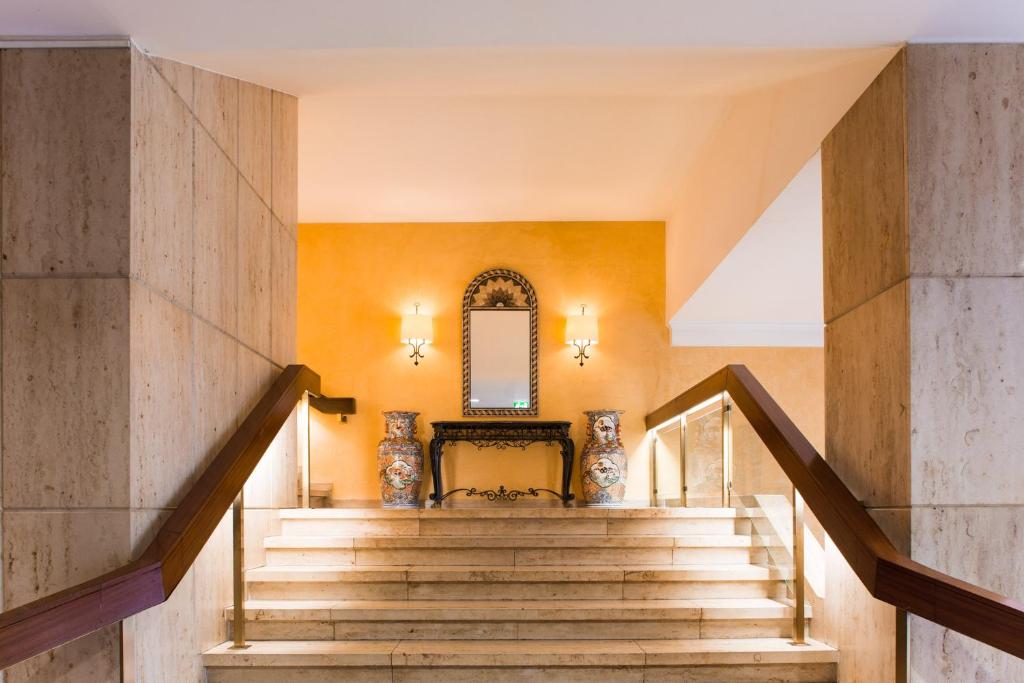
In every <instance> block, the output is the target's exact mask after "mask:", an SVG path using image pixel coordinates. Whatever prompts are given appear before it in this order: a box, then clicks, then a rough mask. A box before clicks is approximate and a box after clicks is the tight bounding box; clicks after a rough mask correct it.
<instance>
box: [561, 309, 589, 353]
mask: <svg viewBox="0 0 1024 683" xmlns="http://www.w3.org/2000/svg"><path fill="white" fill-rule="evenodd" d="M580 342H583V343H584V344H586V343H589V344H590V345H591V346H593V345H594V344H596V343H597V316H595V315H584V314H582V313H580V314H578V315H570V316H569V318H568V319H567V320H566V322H565V343H566V344H580Z"/></svg>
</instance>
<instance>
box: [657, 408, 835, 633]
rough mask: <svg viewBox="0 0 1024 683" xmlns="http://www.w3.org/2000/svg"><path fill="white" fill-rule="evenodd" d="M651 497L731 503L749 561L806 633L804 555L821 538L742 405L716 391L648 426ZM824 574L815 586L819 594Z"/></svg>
mask: <svg viewBox="0 0 1024 683" xmlns="http://www.w3.org/2000/svg"><path fill="white" fill-rule="evenodd" d="M649 438H650V445H651V482H652V486H651V505H653V506H657V507H729V508H735V509H736V510H737V514H738V522H737V524H738V531H739V532H740V533H743V534H744V535H747V534H749V537H750V544H751V548H750V561H751V562H752V563H753V564H755V565H757V566H760V567H762V568H764V569H765V570H766V572H767V573H768V575H769V576H770V577H771V578H776V579H778V582H777V583H776V584H774V585H776V586H777V592H776V593H775V594H774V595H770V596H769V597H772V598H774V599H776V600H778V601H779V602H782V603H783V604H786V605H788V606H789V607H790V608H791V610H792V615H793V626H792V630H791V634H790V635H791V637H792V639H793V641H794V642H797V643H802V642H804V641H805V639H806V637H807V632H806V631H807V628H806V616H807V610H806V603H807V602H808V600H810V598H811V596H809V595H808V593H807V584H806V571H805V558H806V554H807V548H808V542H810V543H811V544H813V545H817V546H818V547H819V548H820V547H821V544H820V543H819V542H818V538H817V537H816V536H815V534H814V533H812V532H811V531H810V527H809V525H808V523H807V520H806V519H805V514H806V513H805V511H804V505H803V501H802V500H801V499H800V497H799V495H798V494H797V493H796V490H795V489H794V487H793V484H792V482H790V480H789V478H788V477H787V476H786V474H785V473H784V472H783V471H782V468H781V467H779V465H778V463H777V461H776V460H775V458H774V456H772V454H771V452H770V451H769V450H768V449H767V447H765V445H764V443H763V442H762V441H761V439H760V437H758V435H757V433H756V432H755V431H754V428H753V426H752V425H751V424H750V422H749V421H748V420H747V419H746V417H745V416H744V415H743V413H742V412H741V411H739V410H737V409H735V407H734V406H733V405H732V403H731V401H730V400H729V395H728V394H727V393H721V394H718V395H717V396H715V397H713V398H712V399H710V400H708V401H705V402H703V403H701V404H700V405H698V406H695V407H694V408H692V409H690V410H688V411H686V412H684V413H682V414H680V415H677V416H675V417H673V418H671V419H669V420H667V421H665V422H663V423H662V424H660V425H658V426H656V427H654V428H653V429H651V430H650V434H649ZM823 583H824V582H823V581H822V582H821V585H820V586H817V587H816V588H817V589H818V590H819V591H820V593H818V594H817V595H819V596H821V595H823V594H824V585H823Z"/></svg>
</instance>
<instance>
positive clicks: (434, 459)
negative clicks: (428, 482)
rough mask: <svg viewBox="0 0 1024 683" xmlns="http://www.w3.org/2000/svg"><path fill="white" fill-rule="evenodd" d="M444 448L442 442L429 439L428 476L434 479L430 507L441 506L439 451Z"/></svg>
mask: <svg viewBox="0 0 1024 683" xmlns="http://www.w3.org/2000/svg"><path fill="white" fill-rule="evenodd" d="M443 449H444V442H443V441H438V440H437V439H431V440H430V476H431V478H432V479H433V481H434V492H433V493H431V494H430V499H431V500H432V501H434V504H433V505H432V506H431V507H435V508H436V507H441V496H443V495H444V488H443V485H442V484H441V452H442V451H443Z"/></svg>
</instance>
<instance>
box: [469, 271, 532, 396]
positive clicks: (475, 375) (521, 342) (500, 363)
mask: <svg viewBox="0 0 1024 683" xmlns="http://www.w3.org/2000/svg"><path fill="white" fill-rule="evenodd" d="M462 414H463V415H466V416H473V415H508V416H515V415H519V416H529V415H537V296H536V295H535V294H534V292H533V287H532V286H531V285H530V283H529V281H527V279H526V278H525V277H523V276H522V275H520V274H519V273H517V272H515V271H511V270H505V269H502V268H495V269H494V270H488V271H485V272H483V273H480V274H479V275H477V276H476V277H475V278H474V279H473V281H472V282H470V283H469V286H468V287H466V293H465V295H463V297H462Z"/></svg>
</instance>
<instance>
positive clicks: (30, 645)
mask: <svg viewBox="0 0 1024 683" xmlns="http://www.w3.org/2000/svg"><path fill="white" fill-rule="evenodd" d="M306 391H309V392H310V393H313V394H319V393H320V376H319V375H317V374H316V373H315V372H313V371H312V370H310V369H309V368H307V367H306V366H305V365H289V366H288V367H287V368H285V370H284V372H282V373H281V375H280V377H278V378H277V381H276V382H274V385H273V386H272V387H271V388H270V389H269V390H268V391H267V393H266V394H265V395H264V396H263V398H262V399H261V400H260V402H259V403H258V404H256V407H255V408H253V409H252V412H250V413H249V416H248V417H247V418H246V419H245V421H244V422H243V423H242V425H241V426H240V427H239V428H238V431H236V432H235V434H234V435H233V436H232V437H231V439H230V440H229V441H228V442H227V444H225V446H224V448H222V449H221V450H220V452H219V453H218V454H217V457H216V458H214V460H213V462H212V463H210V465H209V466H208V467H207V468H206V471H204V472H203V474H202V476H200V477H199V480H198V481H196V483H195V484H194V485H193V486H192V488H191V489H190V490H189V492H188V493H187V494H186V495H185V498H184V499H183V500H182V501H181V503H179V504H178V507H177V508H176V509H175V511H174V512H173V513H172V514H171V516H170V517H169V518H168V519H167V521H166V522H164V524H163V526H161V527H160V531H158V532H157V535H156V538H155V539H154V540H153V542H152V543H150V544H149V547H148V548H146V550H145V551H143V553H142V555H141V556H139V557H138V559H136V560H134V561H133V562H129V563H128V564H126V565H124V566H123V567H121V568H119V569H116V570H114V571H112V572H110V573H108V574H104V575H103V576H99V577H97V578H95V579H92V580H90V581H86V582H84V583H81V584H79V585H77V586H74V587H72V588H68V589H67V590H64V591H61V592H59V593H54V594H53V595H48V596H46V597H44V598H40V599H39V600H35V601H34V602H30V603H28V604H26V605H22V606H21V607H17V608H15V609H12V610H8V611H6V612H3V613H0V669H6V668H7V667H9V666H11V665H12V664H17V663H18V662H20V661H22V660H25V659H28V658H29V657H32V656H33V655H37V654H40V653H42V652H46V651H47V650H50V649H52V648H55V647H57V646H58V645H62V644H64V643H67V642H69V641H71V640H74V639H75V638H80V637H82V636H84V635H86V634H88V633H91V632H93V631H96V630H97V629H100V628H103V627H104V626H108V625H110V624H116V623H117V622H119V621H121V620H122V619H125V618H127V617H130V616H132V615H134V614H138V613H139V612H142V611H144V610H147V609H149V608H150V607H153V606H155V605H159V604H160V603H162V602H164V601H165V600H167V598H169V597H170V596H171V592H172V591H173V590H174V588H175V587H176V586H177V585H178V583H179V582H180V581H181V580H182V578H184V576H185V573H186V572H188V569H189V567H191V566H192V563H193V562H195V559H196V557H197V556H198V555H199V551H201V550H202V549H203V546H204V545H206V541H207V540H209V538H210V535H211V534H212V533H213V531H214V529H216V528H217V525H218V524H219V523H220V521H221V519H223V518H224V514H225V513H226V512H227V510H228V508H229V507H231V503H232V502H233V501H234V500H235V497H236V496H237V495H238V494H239V492H240V491H241V490H242V487H243V486H244V485H245V482H246V480H248V479H249V475H250V474H252V471H253V469H255V467H256V465H257V464H258V463H259V461H260V458H262V457H263V454H264V452H266V450H267V448H268V447H269V446H270V443H271V442H272V441H273V440H274V436H276V435H277V433H278V432H279V431H280V430H281V427H282V426H284V423H285V421H286V420H287V419H288V416H289V415H290V414H291V412H292V410H293V409H294V408H295V405H296V404H297V403H298V402H299V400H300V399H301V398H302V396H303V394H304V393H305V392H306Z"/></svg>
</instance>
